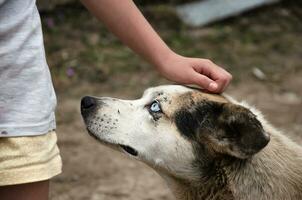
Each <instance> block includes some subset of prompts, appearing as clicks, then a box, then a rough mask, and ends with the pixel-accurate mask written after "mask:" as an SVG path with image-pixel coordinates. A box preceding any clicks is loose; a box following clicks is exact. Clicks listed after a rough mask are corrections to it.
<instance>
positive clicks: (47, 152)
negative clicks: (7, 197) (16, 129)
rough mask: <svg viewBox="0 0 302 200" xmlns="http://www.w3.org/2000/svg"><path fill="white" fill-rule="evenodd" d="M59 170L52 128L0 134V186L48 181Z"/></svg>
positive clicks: (56, 147) (59, 171)
mask: <svg viewBox="0 0 302 200" xmlns="http://www.w3.org/2000/svg"><path fill="white" fill-rule="evenodd" d="M61 171H62V161H61V157H60V152H59V149H58V146H57V136H56V133H55V132H54V131H52V132H49V133H47V134H45V135H38V136H27V137H11V138H1V137H0V186H5V185H16V184H22V183H31V182H37V181H43V180H48V179H50V178H52V177H54V176H56V175H58V174H60V173H61Z"/></svg>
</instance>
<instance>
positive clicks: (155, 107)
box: [150, 100, 161, 112]
mask: <svg viewBox="0 0 302 200" xmlns="http://www.w3.org/2000/svg"><path fill="white" fill-rule="evenodd" d="M150 111H152V112H161V108H160V104H159V102H158V101H157V100H155V101H153V102H152V103H151V105H150Z"/></svg>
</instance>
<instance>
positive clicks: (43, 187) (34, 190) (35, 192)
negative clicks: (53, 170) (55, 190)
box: [0, 180, 49, 200]
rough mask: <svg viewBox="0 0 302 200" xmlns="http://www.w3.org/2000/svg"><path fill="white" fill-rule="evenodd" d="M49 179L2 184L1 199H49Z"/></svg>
mask: <svg viewBox="0 0 302 200" xmlns="http://www.w3.org/2000/svg"><path fill="white" fill-rule="evenodd" d="M48 196H49V180H46V181H39V182H34V183H26V184H19V185H10V186H0V197H1V200H48Z"/></svg>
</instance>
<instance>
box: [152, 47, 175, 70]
mask: <svg viewBox="0 0 302 200" xmlns="http://www.w3.org/2000/svg"><path fill="white" fill-rule="evenodd" d="M179 56H180V55H178V54H176V53H175V52H174V51H172V50H170V49H169V50H168V51H166V52H164V53H160V54H159V56H158V59H157V60H155V63H153V64H154V66H155V67H156V69H157V70H158V71H160V72H163V71H166V69H167V68H169V67H171V65H172V64H171V63H173V62H174V60H175V59H177V57H179Z"/></svg>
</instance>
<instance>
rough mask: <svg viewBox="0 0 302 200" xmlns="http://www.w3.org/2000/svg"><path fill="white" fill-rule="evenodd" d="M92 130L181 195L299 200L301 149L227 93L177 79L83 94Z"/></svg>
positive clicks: (212, 199) (196, 199)
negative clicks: (113, 94)
mask: <svg viewBox="0 0 302 200" xmlns="http://www.w3.org/2000/svg"><path fill="white" fill-rule="evenodd" d="M81 113H82V116H83V119H84V122H85V124H86V127H87V130H88V132H89V134H91V135H92V136H93V137H95V138H96V139H97V140H98V141H100V142H101V143H103V144H105V145H107V146H110V147H111V148H113V149H116V150H118V151H121V152H124V153H126V154H128V155H129V156H131V157H133V158H135V159H137V160H140V161H142V162H144V163H146V164H147V165H149V166H151V167H152V168H153V169H155V170H156V171H157V172H158V173H159V174H160V175H161V176H162V177H163V178H164V179H165V181H166V182H167V184H168V186H169V187H170V189H171V191H172V192H173V194H174V195H175V197H176V198H177V199H180V200H204V199H206V200H301V199H302V148H301V146H299V145H298V144H296V143H294V142H293V141H292V140H290V139H289V138H288V137H286V136H285V135H284V134H282V133H281V132H279V131H278V130H276V129H275V128H273V127H272V126H271V125H270V124H269V123H268V122H266V120H265V119H264V118H263V116H262V115H261V113H260V112H259V111H257V110H256V109H255V108H253V107H250V106H248V105H247V104H246V103H240V102H237V101H236V100H234V99H233V98H231V97H229V96H227V95H216V94H209V93H206V92H204V91H201V90H199V89H195V88H190V87H186V86H180V85H164V86H158V87H154V88H149V89H147V90H146V91H145V92H144V94H143V96H142V98H140V99H137V100H120V99H115V98H109V97H101V98H96V97H89V96H86V97H84V98H83V99H82V101H81Z"/></svg>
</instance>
